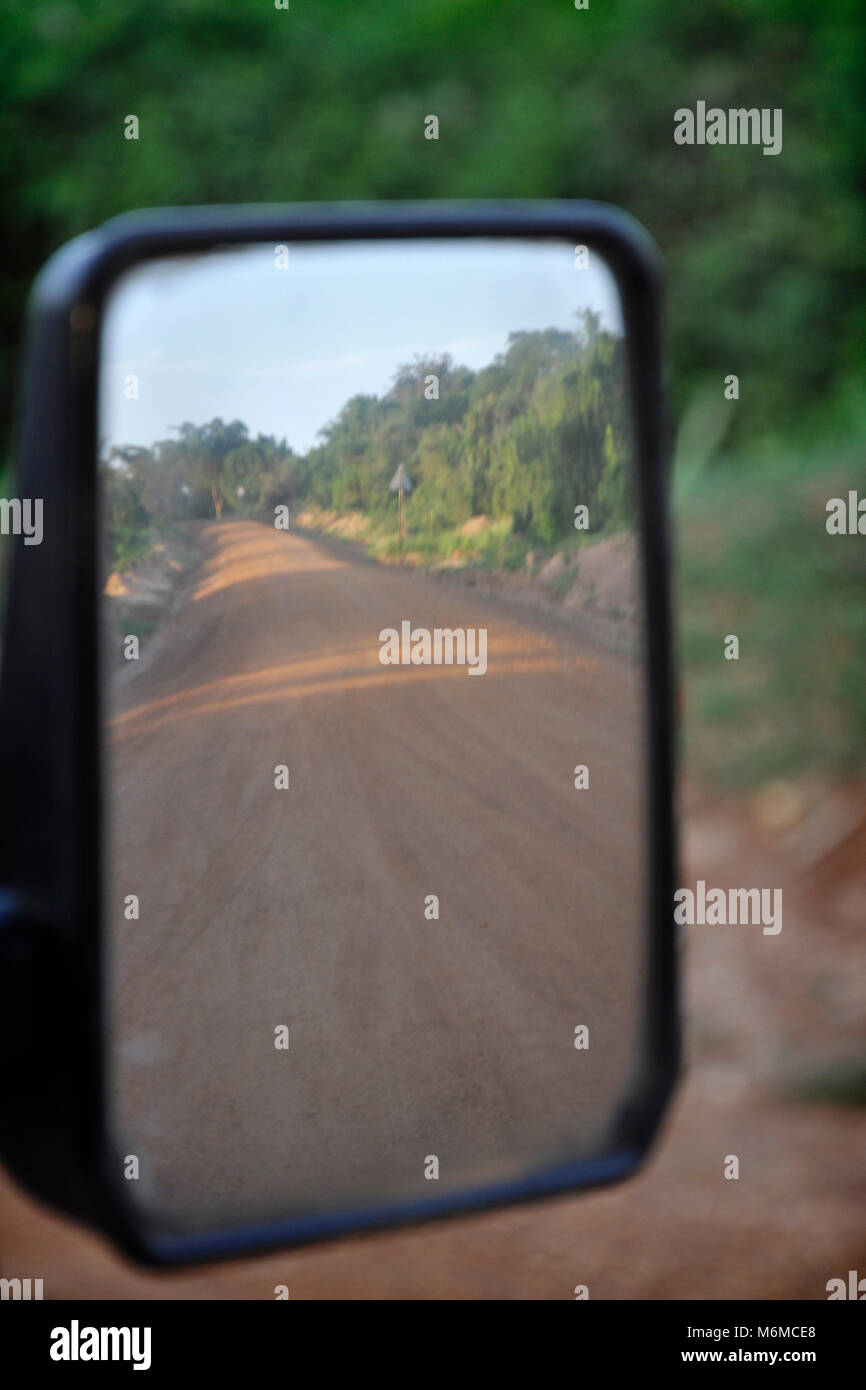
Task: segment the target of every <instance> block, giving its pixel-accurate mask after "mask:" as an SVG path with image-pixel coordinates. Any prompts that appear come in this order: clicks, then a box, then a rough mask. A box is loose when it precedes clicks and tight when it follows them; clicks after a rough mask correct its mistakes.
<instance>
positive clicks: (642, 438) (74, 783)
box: [0, 202, 679, 1264]
mask: <svg viewBox="0 0 866 1390" xmlns="http://www.w3.org/2000/svg"><path fill="white" fill-rule="evenodd" d="M446 237H447V238H451V239H454V238H463V237H466V238H501V237H528V238H540V239H550V240H557V241H560V242H562V241H565V242H568V243H571V244H572V245H581V246H583V245H585V246H587V247H589V248H590V250H594V251H597V252H598V253H600V254H601V255H602V256H603V257H604V259H605V261H606V263H607V264H608V266H609V268H610V269H611V271H612V272H613V274H614V276H615V278H616V281H617V284H618V287H619V291H620V295H621V300H622V309H623V318H624V325H625V333H626V339H627V355H628V362H629V371H630V382H631V401H632V411H633V424H634V430H633V435H634V448H635V456H636V463H637V468H638V474H639V488H638V491H639V518H640V529H641V533H642V538H643V546H642V555H643V557H644V558H643V583H644V602H645V612H646V621H647V633H648V641H647V652H646V660H647V701H648V723H647V730H648V733H647V736H648V739H649V749H648V754H649V767H648V774H647V776H648V788H649V796H650V803H651V804H650V806H649V808H648V821H647V823H648V826H649V832H650V836H651V843H650V846H649V854H648V863H649V871H650V877H649V884H648V893H649V901H648V903H647V919H648V923H649V927H648V941H649V949H648V954H647V961H646V971H645V980H644V984H645V1001H646V1015H645V1017H646V1041H645V1049H644V1055H643V1057H642V1066H641V1074H640V1077H639V1079H638V1081H637V1083H636V1085H635V1087H634V1088H633V1091H632V1094H631V1095H630V1097H629V1100H628V1103H627V1104H626V1105H624V1106H623V1108H622V1110H621V1113H620V1115H619V1119H618V1124H617V1135H616V1137H615V1142H612V1143H611V1146H610V1148H609V1151H608V1152H606V1153H605V1154H603V1155H599V1156H598V1157H597V1158H595V1159H593V1160H591V1161H583V1162H580V1163H576V1164H572V1165H567V1166H564V1167H562V1168H560V1169H557V1170H555V1171H553V1170H547V1171H544V1172H542V1173H539V1174H538V1175H535V1176H532V1177H528V1178H526V1179H525V1180H522V1181H520V1182H517V1183H513V1182H506V1183H501V1184H499V1185H496V1186H491V1187H489V1188H487V1189H485V1190H483V1191H480V1192H479V1191H472V1192H468V1193H466V1194H453V1193H452V1194H445V1195H443V1196H442V1197H438V1198H434V1199H431V1200H429V1201H424V1202H420V1201H419V1202H411V1203H403V1204H392V1205H387V1206H382V1207H381V1208H378V1209H375V1210H371V1209H365V1210H363V1211H351V1210H350V1211H346V1212H341V1213H337V1214H335V1215H329V1216H321V1215H318V1216H311V1217H309V1218H296V1219H292V1220H290V1221H286V1222H280V1223H275V1224H274V1225H269V1226H265V1227H245V1228H242V1229H239V1230H230V1231H219V1232H216V1233H214V1234H207V1235H203V1236H190V1237H183V1238H177V1239H175V1240H171V1241H169V1240H157V1239H155V1238H154V1237H153V1236H152V1234H151V1233H149V1232H148V1231H147V1230H146V1229H145V1228H144V1227H143V1225H142V1223H141V1222H140V1221H139V1220H138V1219H137V1217H136V1215H135V1213H134V1212H133V1211H132V1210H131V1208H130V1206H129V1205H128V1204H127V1203H126V1202H124V1199H123V1192H122V1190H121V1188H122V1185H121V1184H119V1182H118V1179H117V1175H116V1173H114V1172H113V1171H112V1170H111V1167H110V1164H109V1159H108V1141H107V1131H106V1107H105V1037H104V1018H105V1008H104V1003H105V1001H104V997H103V989H104V968H103V960H102V953H101V948H100V929H99V923H100V921H101V914H102V888H101V884H102V866H101V863H100V844H101V824H102V805H101V791H100V788H101V771H100V757H101V752H100V749H101V732H100V698H101V697H100V689H99V679H98V670H99V630H98V616H97V615H98V600H99V593H100V589H101V584H102V575H101V572H100V562H99V555H100V546H99V517H98V507H99V494H98V488H97V473H96V459H97V455H98V405H97V395H98V371H99V360H100V330H101V324H102V313H103V306H104V304H105V302H106V298H107V296H108V294H109V292H110V290H111V288H112V286H113V285H114V284H115V282H116V281H117V279H118V277H119V276H120V275H121V274H122V273H123V272H124V271H126V270H128V269H130V268H131V267H133V266H134V265H136V264H139V263H141V262H143V261H146V260H149V259H151V258H154V257H160V256H168V255H171V256H181V255H184V254H194V253H199V252H202V251H206V250H212V249H214V248H217V247H226V246H235V245H243V244H252V243H254V242H274V243H287V244H289V245H291V243H292V242H303V241H317V242H340V241H347V240H352V241H359V240H373V239H377V240H387V239H395V240H402V239H411V238H416V239H418V238H446ZM18 436H19V439H18V447H17V450H16V476H15V484H14V485H15V491H16V495H17V496H19V497H22V498H38V499H43V500H44V503H45V506H44V536H43V539H42V543H41V544H39V545H32V546H28V545H26V544H25V543H24V541H23V538H22V537H16V538H15V539H14V541H12V542H10V550H11V551H12V564H11V582H10V588H9V597H8V604H7V612H6V618H5V630H4V639H3V662H2V680H0V770H2V784H3V786H4V788H6V789H7V806H8V808H9V811H10V815H9V819H8V824H7V827H6V829H5V831H4V834H3V839H2V845H0V982H2V983H0V1045H2V1049H3V1056H4V1058H5V1060H6V1063H7V1065H6V1067H5V1068H4V1081H3V1094H2V1097H0V1155H2V1157H3V1159H4V1161H5V1162H6V1163H7V1164H8V1166H9V1168H10V1169H11V1171H12V1172H13V1174H14V1175H15V1176H16V1178H17V1179H18V1181H19V1182H21V1183H22V1184H23V1185H24V1186H25V1187H26V1188H28V1189H29V1190H31V1191H32V1192H34V1193H35V1194H36V1195H37V1196H38V1197H40V1198H42V1199H43V1200H45V1201H46V1202H48V1203H50V1204H51V1205H53V1206H55V1207H58V1208H60V1209H61V1210H63V1211H65V1212H68V1213H70V1214H71V1215H73V1216H75V1217H77V1218H78V1219H80V1220H83V1221H85V1222H87V1223H88V1224H91V1225H93V1226H96V1227H97V1228H99V1229H100V1230H102V1231H104V1232H105V1233H107V1234H108V1235H109V1236H110V1237H111V1238H112V1239H113V1240H114V1241H116V1242H117V1244H119V1245H120V1247H121V1248H122V1249H123V1250H125V1251H126V1252H127V1253H128V1254H130V1255H131V1256H133V1257H134V1258H136V1259H139V1260H143V1261H146V1262H149V1263H157V1264H178V1263H184V1262H187V1261H190V1260H195V1259H205V1258H211V1257H214V1256H218V1255H236V1254H239V1253H242V1252H244V1251H247V1250H260V1249H263V1248H267V1247H272V1246H279V1245H285V1244H291V1243H296V1242H299V1241H304V1240H311V1239H316V1238H322V1237H327V1236H333V1235H338V1234H343V1233H346V1232H349V1231H354V1230H362V1229H368V1228H371V1227H376V1226H381V1225H386V1224H389V1223H392V1222H395V1221H406V1220H414V1219H421V1218H426V1217H432V1216H437V1215H447V1214H453V1213H456V1212H460V1211H466V1210H472V1209H475V1208H478V1207H483V1206H491V1205H495V1204H500V1203H505V1202H512V1201H521V1200H526V1199H528V1198H532V1197H536V1196H543V1195H548V1194H552V1193H557V1192H563V1191H568V1190H571V1189H576V1188H583V1187H588V1186H593V1185H597V1184H600V1183H605V1182H610V1181H614V1180H617V1179H621V1178H624V1177H627V1176H628V1175H629V1174H630V1173H632V1172H633V1171H634V1170H635V1169H636V1168H637V1166H638V1165H639V1163H640V1162H641V1160H642V1158H643V1156H644V1155H645V1153H646V1152H647V1149H648V1147H649V1145H650V1143H651V1141H652V1138H653V1136H654V1134H655V1133H656V1130H657V1128H658V1125H659V1122H660V1119H661V1116H662V1113H663V1111H664V1108H665V1105H666V1103H667V1100H668V1097H669V1095H670V1092H671V1090H672V1087H673V1085H674V1081H675V1077H676V1074H677V1070H678V1066H679V1024H678V1006H677V968H676V957H677V945H676V935H675V927H674V923H673V891H674V865H675V843H674V817H673V714H672V677H671V626H670V616H669V554H668V525H667V517H666V496H665V492H666V488H665V466H664V457H663V389H662V355H661V291H660V274H659V268H658V259H657V255H656V253H655V250H654V248H653V246H652V244H651V242H650V241H649V239H648V237H647V236H646V234H645V233H644V232H643V231H642V229H641V228H640V227H638V225H637V224H636V223H634V222H633V221H632V220H631V219H630V218H628V217H626V216H625V215H623V214H621V213H619V212H617V211H615V210H614V209H611V208H607V207H604V206H601V205H595V204H591V203H580V202H576V203H552V204H545V203H537V204H536V203H527V204H522V203H513V204H512V203H501V204H497V203H491V204H484V203H481V204H463V205H460V204H458V205H453V206H451V205H446V204H443V205H426V204H419V205H415V204H399V205H387V204H378V205H369V206H367V205H356V206H352V205H344V206H334V207H328V206H297V207H285V208H283V207H264V208H203V209H182V210H176V211H154V212H147V213H137V214H131V215H127V216H123V217H120V218H116V219H114V220H113V221H111V222H109V223H107V224H106V225H105V226H104V227H103V228H101V229H99V230H98V231H95V232H92V233H90V234H88V235H86V236H82V237H79V238H78V239H76V240H75V241H73V242H71V243H70V244H69V245H68V246H66V247H64V248H63V249H62V250H61V251H59V252H58V253H57V254H56V255H55V256H54V257H53V258H52V260H51V261H50V262H49V263H48V265H47V266H46V268H45V269H44V270H43V272H42V274H41V275H40V277H39V279H38V281H37V284H36V287H35V290H34V294H33V299H32V306H31V314H30V321H29V326H28V338H27V350H26V367H25V372H24V391H23V403H22V410H21V414H20V422H19V431H18Z"/></svg>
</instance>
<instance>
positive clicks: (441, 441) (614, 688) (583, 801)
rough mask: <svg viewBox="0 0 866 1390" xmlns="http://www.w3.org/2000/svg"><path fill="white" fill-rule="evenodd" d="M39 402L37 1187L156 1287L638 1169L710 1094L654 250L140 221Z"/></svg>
mask: <svg viewBox="0 0 866 1390" xmlns="http://www.w3.org/2000/svg"><path fill="white" fill-rule="evenodd" d="M25 388H26V389H25V393H24V402H23V411H22V416H21V427H20V446H19V448H18V453H17V475H16V482H15V488H16V498H15V499H7V501H8V504H9V505H8V506H7V507H6V510H5V513H4V516H5V517H6V519H7V520H10V521H11V523H16V521H17V524H11V525H10V527H9V529H11V530H13V531H14V532H15V536H14V540H13V542H12V544H11V550H12V566H11V582H10V589H9V598H8V603H7V612H6V619H5V631H4V639H3V663H2V688H0V768H2V785H3V787H4V792H5V800H6V805H7V808H8V810H9V812H10V815H9V823H8V825H7V827H6V830H5V831H4V834H3V842H2V846H0V885H2V900H0V969H2V986H0V988H2V1022H0V1031H2V1047H3V1056H4V1059H5V1062H6V1066H5V1067H4V1080H3V1095H2V1120H0V1152H2V1156H3V1158H4V1161H5V1162H6V1163H7V1164H8V1165H9V1167H10V1168H11V1170H12V1171H13V1172H14V1173H15V1175H16V1176H17V1177H18V1179H19V1180H20V1181H21V1182H22V1183H23V1184H24V1185H25V1186H26V1187H28V1188H29V1189H30V1190H32V1191H33V1192H34V1193H36V1194H37V1195H38V1196H40V1197H42V1198H43V1199H44V1200H46V1201H48V1202H50V1203H52V1204H54V1205H55V1206H57V1207H60V1208H61V1209H63V1210H65V1211H67V1212H70V1213H72V1214H73V1215H75V1216H77V1217H79V1218H80V1219H82V1220H84V1221H86V1222H88V1223H90V1224H92V1225H94V1226H96V1227H98V1228H99V1229H101V1230H103V1231H105V1232H106V1233H108V1234H109V1235H110V1236H111V1237H112V1238H113V1239H114V1240H115V1241H116V1242H117V1243H118V1244H119V1245H120V1246H121V1247H122V1248H123V1249H124V1250H126V1251H127V1252H128V1253H130V1254H131V1255H133V1256H134V1257H136V1258H138V1259H142V1260H146V1261H149V1262H153V1263H161V1264H177V1263H182V1262H186V1261H191V1260H196V1259H203V1258H210V1257H212V1256H216V1255H223V1254H230V1253H231V1254H237V1253H241V1252H243V1251H252V1250H259V1249H262V1248H265V1247H267V1246H274V1245H281V1244H290V1243H293V1242H300V1241H305V1240H310V1239H315V1238H319V1237H324V1236H330V1235H336V1234H341V1233H345V1232H350V1231H357V1230H361V1229H365V1228H370V1227H374V1226H381V1225H386V1224H388V1223H391V1222H396V1221H406V1220H415V1219H421V1218H426V1217H432V1216H439V1215H445V1214H448V1213H456V1212H463V1211H468V1210H472V1209H475V1208H479V1207H483V1206H488V1205H493V1204H498V1203H507V1202H515V1201H520V1200H524V1199H526V1198H530V1197H534V1196H543V1195H546V1194H552V1193H557V1192H562V1191H565V1190H569V1189H575V1188H584V1187H590V1186H594V1185H597V1184H600V1183H605V1182H610V1181H613V1180H616V1179H621V1178H624V1177H627V1176H628V1175H629V1174H631V1173H632V1172H634V1170H635V1169H636V1167H637V1166H638V1164H639V1163H640V1161H641V1159H642V1157H643V1155H644V1154H645V1153H646V1151H647V1148H648V1146H649V1144H650V1142H651V1140H652V1138H653V1135H654V1133H655V1131H656V1129H657V1127H658V1125H659V1122H660V1118H661V1116H662V1113H663V1110H664V1107H665V1104H666V1102H667V1099H668V1096H669V1094H670V1091H671V1088H672V1086H673V1083H674V1080H675V1076H676V1071H677V1066H678V1023H677V980H676V939H675V929H674V925H673V888H674V833H673V813H672V701H671V670H670V667H671V657H670V624H669V616H668V554H667V539H666V514H665V512H666V502H665V479H664V469H663V460H662V439H661V436H662V427H661V422H662V415H663V411H662V381H661V352H660V290H659V275H658V271H657V267H656V256H655V252H654V250H653V248H652V246H651V244H650V243H649V241H648V238H647V237H646V235H645V234H644V233H643V232H642V230H641V229H640V228H639V227H637V226H636V224H635V223H634V222H632V221H631V220H630V219H628V218H627V217H625V216H624V215H622V214H620V213H618V212H616V211H614V210H612V209H609V208H606V207H602V206H596V205H593V204H589V203H571V204H521V203H517V204H496V205H494V204H489V205H488V204H477V205H474V204H468V205H457V206H448V205H442V206H436V205H412V204H406V205H387V204H386V205H382V206H358V207H352V206H344V207H334V208H330V207H311V206H303V207H289V208H278V207H277V208H272V207H268V208H252V209H249V208H242V209H225V208H213V209H198V210H184V211H176V212H154V213H146V214H145V213H143V214H136V215H133V216H128V217H122V218H119V219H117V220H115V221H113V222H110V223H108V224H107V225H106V226H105V227H104V228H102V229H101V230H99V231H97V232H94V233H91V234H89V235H88V236H84V237H81V238H79V239H78V240H76V241H74V242H72V243H71V244H70V245H69V246H67V247H65V248H64V249H63V250H61V251H60V252H58V254H57V255H56V256H55V257H54V258H53V259H52V260H51V261H50V262H49V264H48V266H47V267H46V268H45V270H44V271H43V273H42V275H41V277H40V279H39V281H38V283H37V286H36V289H35V292H34V298H33V308H32V318H31V323H30V329H29V347H28V357H27V369H26V381H25ZM37 517H38V519H39V524H38V527H37V524H36V519H37ZM37 530H38V532H39V534H38V535H37Z"/></svg>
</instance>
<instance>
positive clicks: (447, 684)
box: [109, 521, 644, 1228]
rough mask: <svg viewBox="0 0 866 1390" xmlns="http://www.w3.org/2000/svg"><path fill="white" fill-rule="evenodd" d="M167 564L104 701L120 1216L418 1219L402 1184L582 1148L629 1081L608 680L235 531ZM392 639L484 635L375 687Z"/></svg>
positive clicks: (632, 710)
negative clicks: (154, 606) (166, 605)
mask: <svg viewBox="0 0 866 1390" xmlns="http://www.w3.org/2000/svg"><path fill="white" fill-rule="evenodd" d="M199 538H200V543H201V545H202V547H203V563H202V567H201V568H200V569H199V571H198V573H197V575H196V578H195V580H194V582H193V583H192V584H191V585H190V586H189V588H188V590H187V592H186V595H185V597H184V600H183V601H182V602H181V603H180V605H179V607H178V608H177V609H176V611H175V612H174V614H173V616H172V617H171V618H170V619H168V620H166V621H165V622H164V623H163V624H162V626H161V627H160V629H159V630H158V631H157V632H156V634H155V635H154V636H153V637H151V638H144V639H143V641H142V652H141V660H140V662H138V663H135V662H125V661H123V660H122V659H121V658H118V665H117V673H116V679H115V681H114V689H113V695H112V699H113V711H112V713H113V719H112V749H113V752H112V759H113V771H112V776H111V786H112V789H113V806H114V814H113V825H114V866H115V868H114V873H113V877H112V882H111V888H110V893H109V920H110V927H109V930H110V932H111V934H112V937H113V944H114V972H115V975H114V978H115V998H116V1010H115V1024H114V1027H115V1037H116V1047H115V1048H114V1052H115V1055H116V1058H117V1064H116V1073H115V1080H116V1099H117V1122H118V1145H119V1150H120V1152H121V1153H122V1154H128V1153H135V1154H137V1155H138V1156H139V1159H140V1162H141V1178H140V1183H139V1185H138V1187H137V1188H136V1191H137V1192H138V1193H140V1196H141V1200H142V1201H143V1202H145V1203H146V1204H148V1206H150V1207H151V1208H152V1209H153V1211H154V1212H155V1213H158V1215H159V1218H160V1220H161V1221H162V1222H163V1223H164V1224H165V1226H166V1227H168V1228H171V1227H173V1226H178V1227H187V1226H188V1227H195V1226H196V1225H198V1224H199V1223H201V1224H210V1223H211V1222H213V1221H214V1219H217V1218H219V1217H221V1216H223V1215H225V1216H228V1215H229V1214H231V1216H232V1217H233V1218H235V1219H237V1218H249V1219H255V1218H257V1217H264V1216H268V1215H270V1214H273V1213H276V1212H282V1213H285V1212H287V1211H292V1210H294V1209H300V1208H302V1207H304V1206H307V1207H310V1206H313V1207H316V1208H318V1209H327V1208H328V1207H329V1206H330V1205H332V1204H334V1203H336V1202H338V1201H340V1200H343V1199H345V1198H346V1197H349V1196H350V1197H352V1198H353V1199H354V1200H358V1201H365V1200H368V1199H375V1198H382V1197H384V1196H389V1197H400V1196H408V1195H412V1194H418V1193H422V1192H427V1191H429V1190H430V1188H429V1186H428V1182H429V1180H428V1179H425V1176H424V1174H425V1167H426V1168H427V1169H428V1171H429V1164H428V1159H429V1157H430V1156H435V1157H436V1158H437V1159H438V1163H439V1179H438V1183H439V1186H438V1190H439V1191H442V1190H443V1189H444V1188H446V1187H457V1186H461V1185H464V1184H467V1183H470V1182H479V1181H482V1180H485V1179H486V1180H489V1179H494V1178H497V1177H501V1176H504V1175H509V1174H513V1173H516V1172H519V1171H521V1169H523V1168H525V1167H527V1166H529V1165H535V1164H537V1163H538V1162H551V1163H552V1162H556V1161H558V1160H562V1159H565V1158H568V1157H573V1156H574V1154H575V1151H576V1150H578V1151H580V1150H583V1149H586V1148H588V1147H590V1146H591V1145H592V1143H593V1142H594V1141H595V1139H596V1138H597V1135H598V1133H599V1132H600V1131H601V1130H602V1129H603V1128H604V1126H605V1125H606V1124H607V1123H608V1122H609V1120H610V1117H611V1111H612V1108H613V1107H614V1106H615V1105H616V1103H617V1101H618V1100H619V1099H621V1095H622V1090H623V1086H624V1083H625V1077H626V1075H627V1072H628V1070H629V1067H630V1065H631V1063H632V1060H633V1046H634V1033H633V1027H632V1020H633V1013H634V1008H633V1006H634V1001H635V995H636V989H637V980H638V975H639V968H640V933H641V928H642V904H643V896H642V895H643V886H642V879H643V861H642V856H643V849H644V842H643V829H642V826H641V813H640V807H641V798H642V776H643V772H642V764H641V736H640V717H641V713H640V712H641V702H640V694H639V675H640V673H639V670H638V669H637V667H636V666H635V664H634V663H632V662H631V661H629V660H628V659H627V658H626V657H624V656H620V655H615V654H614V653H612V652H609V651H605V650H603V649H602V648H599V647H593V646H591V645H588V644H587V643H586V642H585V641H583V640H581V637H580V634H579V631H575V633H574V634H569V633H568V631H567V630H566V629H565V628H562V630H559V629H557V628H556V627H552V628H550V629H549V630H544V628H543V626H539V623H538V621H535V620H533V619H532V618H531V617H530V616H528V615H527V614H525V613H519V614H517V616H515V610H513V609H510V608H508V607H507V606H505V605H504V604H502V603H501V602H498V601H497V600H496V599H494V598H491V597H486V598H481V597H476V596H474V595H472V594H471V593H468V592H467V591H466V590H464V589H461V588H460V587H458V586H455V585H446V584H444V583H441V582H438V581H436V580H435V579H431V578H430V577H428V576H425V575H423V574H419V573H416V572H410V571H407V570H405V569H402V568H399V569H398V568H383V567H381V566H376V565H371V564H368V563H363V562H356V561H354V560H349V559H347V558H345V557H341V556H339V555H335V554H333V553H331V552H328V551H327V550H325V549H323V548H321V547H320V546H318V545H317V544H315V543H314V542H313V541H311V540H309V539H305V538H301V537H299V536H296V535H287V534H285V533H280V532H276V531H274V530H273V529H272V528H269V527H266V526H264V525H261V524H258V523H253V522H240V521H234V522H230V523H223V524H212V525H209V526H206V527H204V528H203V529H202V530H201V532H200V533H199ZM404 619H408V620H410V621H411V622H412V624H413V626H415V627H426V628H428V629H430V630H431V631H432V630H433V629H434V628H436V627H450V628H457V627H460V628H475V629H479V628H482V627H483V628H486V629H487V632H488V638H487V651H488V656H487V670H486V672H485V674H483V675H480V674H476V675H470V674H469V671H468V669H467V667H466V666H462V667H461V666H450V667H449V666H441V665H440V666H432V665H427V666H384V665H382V664H381V663H380V660H379V652H380V642H379V632H380V630H381V629H383V628H386V627H393V628H396V629H398V630H399V629H400V625H401V621H402V620H404ZM578 763H583V764H586V765H587V766H588V768H589V777H590V786H589V789H588V790H576V789H575V787H574V776H573V772H574V768H575V765H576V764H578ZM280 765H285V766H286V767H287V769H288V775H289V786H288V788H287V789H278V788H276V787H275V769H276V768H277V767H278V766H280ZM131 894H135V895H136V896H137V897H138V899H139V903H140V909H139V911H140V915H139V917H138V919H137V920H128V919H127V918H126V917H125V916H124V901H125V899H126V898H127V896H128V895H131ZM431 895H436V897H437V898H438V900H439V907H438V918H436V917H435V916H433V911H434V909H433V907H432V905H431V904H430V901H429V899H430V896H431ZM582 1024H585V1025H587V1026H588V1027H589V1030H590V1033H589V1037H590V1047H589V1049H588V1050H577V1049H576V1048H575V1046H574V1031H575V1028H576V1027H577V1026H578V1025H582ZM281 1026H285V1027H286V1028H288V1030H289V1033H288V1039H289V1046H288V1049H287V1050H286V1049H278V1048H276V1047H275V1030H276V1029H278V1028H280V1027H281Z"/></svg>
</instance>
